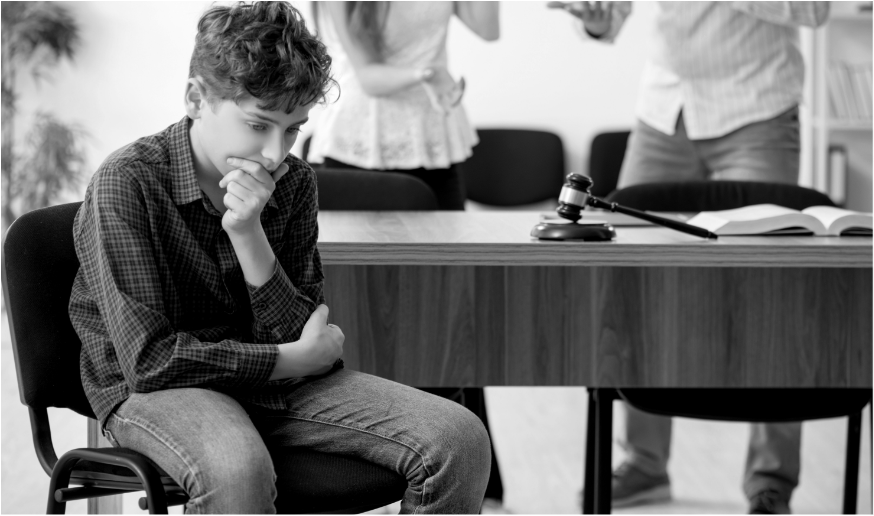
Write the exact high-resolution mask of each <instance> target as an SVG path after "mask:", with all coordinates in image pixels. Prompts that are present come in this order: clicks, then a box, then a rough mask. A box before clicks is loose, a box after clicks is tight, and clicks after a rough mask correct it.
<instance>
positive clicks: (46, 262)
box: [2, 203, 407, 514]
mask: <svg viewBox="0 0 874 516" xmlns="http://www.w3.org/2000/svg"><path fill="white" fill-rule="evenodd" d="M80 204H81V203H71V204H63V205H60V206H54V207H51V208H44V209H41V210H36V211H33V212H30V213H27V214H25V215H23V216H22V217H20V218H19V219H18V220H16V221H15V222H14V223H13V224H12V226H10V228H9V230H8V233H7V235H6V241H5V243H4V246H3V250H4V252H3V264H2V265H3V296H4V298H5V301H6V308H7V316H8V321H9V327H10V333H11V336H12V347H13V351H14V355H15V369H16V373H17V376H18V385H19V389H20V393H21V401H22V403H23V404H25V405H26V406H27V408H28V411H29V413H30V423H31V431H32V433H33V443H34V447H35V448H36V455H37V458H38V459H39V462H40V464H41V465H42V467H43V469H44V470H45V471H46V473H47V474H48V475H49V477H50V478H51V480H50V483H49V493H48V507H47V512H48V513H50V514H62V513H64V511H65V509H66V502H68V501H71V500H82V499H89V498H97V497H101V496H108V495H117V494H123V493H126V492H137V491H145V492H146V497H145V498H142V499H140V507H141V508H142V509H146V508H147V509H148V510H149V512H150V513H153V514H158V513H167V507H168V505H181V504H184V503H185V502H186V501H187V500H188V496H187V494H186V493H185V492H184V490H183V489H182V488H181V487H180V486H179V485H178V484H176V482H174V481H173V479H171V478H170V477H169V476H168V475H167V474H166V473H165V472H164V471H162V470H161V468H160V467H158V466H157V465H156V464H155V463H153V462H152V461H151V460H149V458H148V457H146V456H144V455H141V454H139V453H137V452H135V451H133V450H129V449H125V448H79V449H75V450H71V451H69V452H67V453H65V454H64V455H63V456H62V457H61V458H60V459H58V458H57V455H56V454H55V450H54V447H53V445H52V434H51V428H50V425H49V418H48V412H47V408H48V407H58V408H68V409H70V410H73V411H75V412H77V413H79V414H81V415H83V416H85V417H88V418H91V419H94V418H95V416H94V412H93V411H92V410H91V406H90V405H89V404H88V400H87V399H86V397H85V392H84V390H83V388H82V382H81V380H80V377H79V351H80V349H81V342H80V341H79V338H78V336H77V335H76V332H75V331H74V330H73V326H72V324H71V323H70V318H69V315H68V312H67V305H68V303H69V300H70V289H71V287H72V284H73V279H74V277H75V275H76V272H77V271H78V269H79V261H78V259H77V257H76V252H75V249H74V247H73V230H72V227H73V218H74V217H75V215H76V211H77V210H78V208H79V205H80ZM281 453H287V454H288V455H290V457H284V458H283V460H282V461H281V462H279V461H276V463H278V464H283V465H284V466H285V469H282V468H277V471H276V473H277V476H278V479H277V485H278V486H279V489H278V491H279V497H278V498H277V500H276V509H277V511H278V512H280V513H331V512H338V513H348V512H364V511H368V510H371V509H375V508H377V507H381V506H384V505H387V504H389V503H392V502H394V501H396V500H399V499H400V498H401V497H402V496H403V493H404V491H405V490H406V487H407V482H406V480H405V479H404V478H402V477H401V476H399V475H397V474H395V473H394V472H392V471H390V470H387V469H385V468H382V467H380V466H377V465H375V464H372V463H368V462H364V461H361V460H357V459H353V458H349V457H342V456H335V455H328V454H324V453H319V452H314V451H310V450H306V449H302V448H289V449H286V450H283V451H282V452H281ZM71 484H72V485H73V487H71V486H70V485H71Z"/></svg>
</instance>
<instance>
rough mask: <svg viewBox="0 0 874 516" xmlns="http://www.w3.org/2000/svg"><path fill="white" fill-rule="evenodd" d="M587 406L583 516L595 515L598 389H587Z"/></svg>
mask: <svg viewBox="0 0 874 516" xmlns="http://www.w3.org/2000/svg"><path fill="white" fill-rule="evenodd" d="M586 391H587V392H588V395H589V405H588V407H587V408H586V463H585V469H584V471H583V514H595V461H596V460H597V457H598V452H597V451H596V450H597V449H598V443H597V442H596V432H597V430H596V427H595V421H596V420H597V417H596V413H597V412H598V396H597V392H598V389H597V388H595V387H587V388H586Z"/></svg>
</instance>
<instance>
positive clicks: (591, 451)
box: [583, 181, 871, 514]
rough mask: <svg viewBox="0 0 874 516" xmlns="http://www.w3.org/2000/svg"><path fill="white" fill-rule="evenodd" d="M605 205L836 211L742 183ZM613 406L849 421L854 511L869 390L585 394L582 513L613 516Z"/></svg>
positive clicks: (726, 416)
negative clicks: (761, 206)
mask: <svg viewBox="0 0 874 516" xmlns="http://www.w3.org/2000/svg"><path fill="white" fill-rule="evenodd" d="M607 200H608V201H611V202H616V203H619V204H622V205H624V206H629V207H631V208H636V209H638V210H650V211H665V212H672V211H673V212H699V211H713V210H725V209H732V208H739V207H741V206H746V205H750V204H762V203H772V204H778V205H781V206H786V207H788V208H793V209H799V210H800V209H804V208H807V207H809V206H817V205H825V206H834V203H833V202H832V201H831V199H829V197H828V196H826V195H825V194H822V193H820V192H817V191H815V190H810V189H808V188H803V187H800V186H796V185H788V184H777V183H756V182H746V181H694V182H678V183H651V184H641V185H635V186H631V187H628V188H624V189H620V190H617V191H615V192H614V193H613V194H611V195H609V196H608V198H607ZM774 238H780V237H779V236H778V237H774ZM617 399H622V400H624V401H625V402H626V403H628V404H629V405H631V406H633V407H635V408H638V409H640V410H643V411H645V412H650V413H654V414H659V415H663V416H680V417H689V418H697V419H712V420H722V421H748V422H762V423H776V422H791V421H803V420H810V419H823V418H833V417H841V416H849V425H848V430H847V455H846V464H845V473H844V499H843V511H844V513H853V512H855V508H856V494H857V484H858V474H859V449H860V439H861V427H862V409H863V408H864V407H865V405H867V404H868V403H870V401H871V389H815V388H811V389H803V390H802V389H797V390H796V389H703V388H696V389H679V388H678V389H652V388H647V389H643V388H592V389H589V408H588V418H587V419H588V421H587V437H586V469H585V488H584V499H583V512H584V513H588V514H591V513H600V514H606V513H609V512H610V508H611V507H610V506H611V476H612V472H611V461H612V457H611V455H612V442H611V441H612V439H611V436H612V431H613V427H612V420H613V408H612V407H613V401H614V400H617Z"/></svg>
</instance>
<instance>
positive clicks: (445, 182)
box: [307, 2, 499, 210]
mask: <svg viewBox="0 0 874 516" xmlns="http://www.w3.org/2000/svg"><path fill="white" fill-rule="evenodd" d="M314 5H316V21H317V23H318V27H319V31H320V33H321V34H320V35H321V37H322V41H323V42H324V43H325V44H326V45H327V46H328V51H329V52H330V54H331V56H332V57H333V59H334V62H333V67H334V73H335V76H334V78H335V79H336V80H337V82H338V83H339V84H340V97H339V99H338V100H337V101H336V102H328V104H327V106H326V109H325V111H324V113H323V114H322V117H321V120H320V123H319V127H318V129H317V130H316V132H315V134H314V135H313V138H312V142H311V145H310V149H309V154H308V156H307V160H308V161H310V162H311V163H323V165H324V166H325V167H328V168H359V169H367V170H380V171H387V172H401V173H405V174H410V175H413V176H415V177H418V178H419V179H422V180H423V181H425V183H427V184H428V186H430V187H431V189H432V190H433V191H434V193H435V194H436V196H437V201H438V202H439V204H440V208H441V209H444V210H463V209H464V200H465V195H464V185H463V178H462V177H461V171H460V169H459V167H458V164H460V163H461V162H463V161H465V160H466V159H467V158H469V157H470V155H471V154H472V150H471V149H472V148H473V146H474V145H476V144H477V143H478V140H477V137H476V132H475V131H474V129H473V128H472V127H471V125H470V123H469V122H468V120H467V116H466V115H465V113H464V108H463V107H462V106H461V103H460V100H461V94H462V93H463V87H464V85H463V81H462V82H458V83H457V82H456V81H455V80H454V79H453V78H452V76H450V75H449V71H448V70H447V57H446V34H447V31H448V29H449V21H450V19H451V18H452V16H453V15H455V16H458V17H459V18H460V19H461V21H462V22H464V24H465V25H467V26H468V27H469V28H470V29H471V30H472V31H473V32H474V33H476V34H477V35H478V36H480V37H481V38H483V39H485V40H487V41H494V40H496V39H498V35H499V25H498V5H499V4H498V3H497V2H320V3H316V4H314Z"/></svg>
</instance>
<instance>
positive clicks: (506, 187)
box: [461, 129, 565, 206]
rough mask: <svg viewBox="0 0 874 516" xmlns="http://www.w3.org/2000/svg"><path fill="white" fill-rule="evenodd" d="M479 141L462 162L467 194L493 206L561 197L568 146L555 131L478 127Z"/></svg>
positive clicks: (474, 199)
mask: <svg viewBox="0 0 874 516" xmlns="http://www.w3.org/2000/svg"><path fill="white" fill-rule="evenodd" d="M477 135H478V136H479V143H478V144H477V145H476V146H475V147H474V148H473V155H472V156H471V157H470V158H468V160H467V161H465V162H464V163H462V165H461V171H462V174H463V176H464V182H465V187H466V189H467V198H468V199H470V200H472V201H475V202H478V203H482V204H488V205H492V206H519V205H524V204H533V203H536V202H540V201H545V200H547V199H556V201H557V200H558V192H559V191H560V190H561V185H562V184H563V183H564V176H565V164H564V146H563V144H562V141H561V138H560V137H559V136H558V135H557V134H555V133H551V132H547V131H535V130H530V129H478V130H477Z"/></svg>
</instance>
